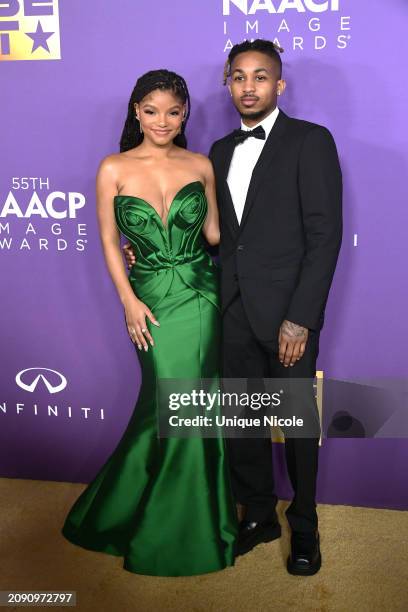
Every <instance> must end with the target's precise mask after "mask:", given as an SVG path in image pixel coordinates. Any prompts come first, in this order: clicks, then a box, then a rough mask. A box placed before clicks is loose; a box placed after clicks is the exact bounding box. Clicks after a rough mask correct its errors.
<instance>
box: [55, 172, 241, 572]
mask: <svg viewBox="0 0 408 612" xmlns="http://www.w3.org/2000/svg"><path fill="white" fill-rule="evenodd" d="M114 207H115V218H116V222H117V225H118V227H119V229H120V231H121V232H122V234H123V235H124V236H125V237H126V238H128V240H129V241H130V242H131V244H132V247H133V250H134V251H135V255H136V264H135V265H134V266H133V267H132V268H131V270H130V273H129V281H130V283H131V285H132V288H133V290H134V292H135V293H136V295H137V296H138V298H140V299H141V300H142V301H143V302H144V303H145V304H146V305H147V306H148V307H149V308H150V309H151V311H152V312H153V314H154V315H155V317H156V319H157V320H158V321H159V323H160V327H157V326H155V325H153V324H151V323H150V321H148V320H147V319H146V321H147V325H148V327H149V330H150V332H151V334H152V336H153V339H154V342H155V346H154V347H151V346H150V345H149V350H148V351H147V352H145V351H143V350H142V351H138V349H137V348H136V350H137V351H138V354H139V357H140V362H141V369H142V384H141V389H140V392H139V397H138V401H137V403H136V406H135V410H134V412H133V414H132V417H131V419H130V421H129V424H128V426H127V428H126V430H125V432H124V434H123V437H122V438H121V440H120V441H119V444H118V446H117V447H116V449H115V450H114V451H113V453H112V454H111V455H110V457H109V458H108V459H107V461H106V462H105V464H104V465H103V466H102V468H101V469H100V471H99V472H98V474H97V475H96V477H95V478H94V479H93V480H92V481H91V483H90V484H89V485H88V487H87V488H86V489H85V490H84V491H83V493H82V494H81V495H80V496H79V498H78V499H77V500H76V502H75V503H74V505H73V506H72V508H71V510H70V511H69V513H68V515H67V517H66V520H65V523H64V526H63V528H62V534H63V535H64V536H65V537H66V538H67V539H68V540H69V541H71V542H72V543H74V544H77V545H79V546H82V547H84V548H87V549H91V550H96V551H100V552H105V553H109V554H112V555H118V556H123V557H124V564H123V567H124V569H126V570H129V571H130V572H134V573H138V574H148V575H156V576H189V575H194V574H202V573H207V572H213V571H217V570H221V569H222V568H224V567H226V566H229V565H233V564H234V543H235V539H236V535H237V516H236V509H235V504H234V500H233V497H232V492H231V486H230V479H229V472H228V464H227V457H226V448H225V441H224V440H223V438H222V437H220V436H217V437H212V438H208V437H207V438H205V437H190V438H180V437H179V438H177V437H167V438H160V437H158V426H157V412H158V406H157V400H156V394H155V391H156V387H157V381H158V379H161V378H164V379H166V378H171V379H174V378H183V379H187V378H201V377H202V378H207V379H208V378H209V379H211V378H213V377H215V378H217V377H218V376H219V366H220V363H219V347H220V313H219V293H218V275H217V266H216V265H215V264H214V263H213V261H212V259H211V257H210V256H209V254H208V253H207V251H206V250H205V248H204V243H203V240H202V233H201V230H202V226H203V223H204V221H205V218H206V214H207V200H206V197H205V191H204V187H203V184H202V183H201V182H200V181H194V182H191V183H188V184H186V185H184V186H183V187H182V188H181V189H180V190H179V191H178V193H177V194H176V196H175V197H174V199H173V201H172V203H171V207H170V210H169V214H168V218H167V225H166V226H165V225H164V224H163V222H162V220H161V218H160V216H159V215H158V213H157V212H156V210H155V209H154V208H153V207H152V206H151V205H150V204H149V203H148V202H146V201H145V200H143V199H142V198H138V197H135V196H127V195H119V196H116V197H115V200H114Z"/></svg>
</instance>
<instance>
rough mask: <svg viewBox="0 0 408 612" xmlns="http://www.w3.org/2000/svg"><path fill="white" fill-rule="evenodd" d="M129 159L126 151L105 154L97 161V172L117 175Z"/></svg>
mask: <svg viewBox="0 0 408 612" xmlns="http://www.w3.org/2000/svg"><path fill="white" fill-rule="evenodd" d="M129 159H130V158H129V155H128V154H127V152H125V153H111V154H110V155H106V157H104V158H103V159H102V160H101V161H100V163H99V168H98V174H103V175H106V176H109V175H110V176H117V175H118V173H119V172H120V171H121V169H122V168H123V167H124V166H125V165H126V164H127V163H129Z"/></svg>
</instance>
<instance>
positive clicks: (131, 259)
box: [122, 242, 136, 268]
mask: <svg viewBox="0 0 408 612" xmlns="http://www.w3.org/2000/svg"><path fill="white" fill-rule="evenodd" d="M122 250H123V252H124V254H125V260H126V264H127V267H128V268H131V267H132V266H134V265H135V263H136V257H135V254H134V252H133V249H132V245H131V244H130V242H126V244H124V245H123V247H122Z"/></svg>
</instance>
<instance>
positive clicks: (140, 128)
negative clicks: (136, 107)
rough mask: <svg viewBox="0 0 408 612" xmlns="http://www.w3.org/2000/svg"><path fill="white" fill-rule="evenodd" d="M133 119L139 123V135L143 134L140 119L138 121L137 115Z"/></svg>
mask: <svg viewBox="0 0 408 612" xmlns="http://www.w3.org/2000/svg"><path fill="white" fill-rule="evenodd" d="M135 117H136V119H137V120H138V121H139V130H140V133H141V134H143V130H142V124H141V123H140V119H139V117H138V116H137V115H135Z"/></svg>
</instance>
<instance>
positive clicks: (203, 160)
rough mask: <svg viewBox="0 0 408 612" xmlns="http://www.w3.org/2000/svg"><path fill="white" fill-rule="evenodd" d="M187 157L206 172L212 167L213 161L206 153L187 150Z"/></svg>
mask: <svg viewBox="0 0 408 612" xmlns="http://www.w3.org/2000/svg"><path fill="white" fill-rule="evenodd" d="M186 158H187V159H188V161H189V162H190V163H192V164H194V165H195V166H196V167H197V169H198V170H200V171H201V172H204V173H206V172H207V171H208V170H209V168H211V162H210V160H209V159H208V157H207V156H206V155H203V154H202V153H195V152H193V151H187V150H186Z"/></svg>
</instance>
